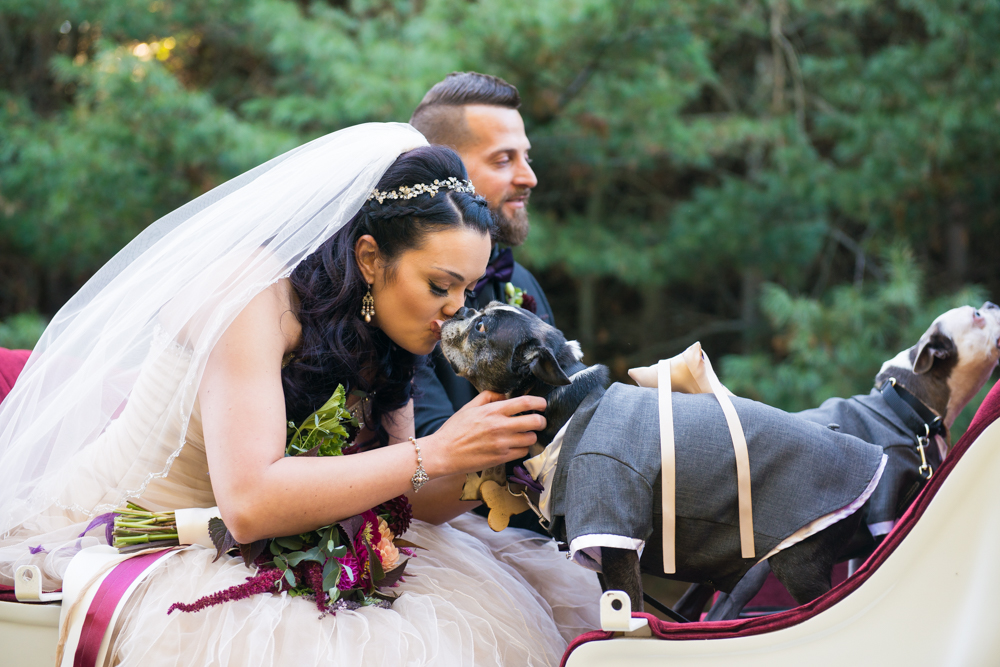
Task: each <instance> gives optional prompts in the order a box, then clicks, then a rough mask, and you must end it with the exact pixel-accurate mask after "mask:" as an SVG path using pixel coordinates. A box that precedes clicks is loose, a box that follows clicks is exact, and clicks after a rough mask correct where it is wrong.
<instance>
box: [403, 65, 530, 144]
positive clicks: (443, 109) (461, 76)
mask: <svg viewBox="0 0 1000 667" xmlns="http://www.w3.org/2000/svg"><path fill="white" fill-rule="evenodd" d="M469 104H484V105H487V106H495V107H506V108H507V109H517V108H518V107H520V106H521V96H520V95H519V94H518V92H517V88H515V87H514V86H512V85H510V84H509V83H507V82H506V81H504V80H503V79H501V78H500V77H497V76H491V75H489V74H479V73H478V72H452V73H451V74H449V75H448V76H447V77H445V79H444V81H441V82H439V83H437V84H435V85H434V87H433V88H431V89H430V90H428V91H427V94H426V95H424V99H422V100H420V104H418V105H417V108H416V109H415V110H414V111H413V116H411V117H410V125H412V126H413V127H415V128H417V130H418V131H420V133H421V134H423V135H424V136H425V137H426V138H427V141H429V142H430V143H432V144H443V145H445V146H451V147H452V148H454V149H456V150H460V149H461V148H463V147H465V146H466V145H468V144H469V143H470V142H471V141H474V140H475V137H474V136H472V133H471V132H470V131H469V125H468V123H466V122H465V109H464V108H463V107H465V106H466V105H469Z"/></svg>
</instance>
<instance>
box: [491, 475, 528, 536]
mask: <svg viewBox="0 0 1000 667" xmlns="http://www.w3.org/2000/svg"><path fill="white" fill-rule="evenodd" d="M479 491H480V493H481V494H482V496H483V502H485V503H486V506H487V507H489V508H490V515H489V517H488V518H487V519H486V523H487V524H489V527H490V528H492V529H493V530H494V531H496V532H498V533H499V532H500V531H501V530H503V529H504V528H506V527H507V524H508V523H510V518H511V517H512V516H514V515H515V514H520V513H521V512H524V511H526V510H528V509H529V508H528V501H526V500H525V499H524V498H522V497H521V496H513V495H511V494H510V492H508V491H507V488H506V487H503V486H500V485H499V484H497V483H496V482H494V481H493V480H487V481H485V482H483V484H482V486H480V487H479Z"/></svg>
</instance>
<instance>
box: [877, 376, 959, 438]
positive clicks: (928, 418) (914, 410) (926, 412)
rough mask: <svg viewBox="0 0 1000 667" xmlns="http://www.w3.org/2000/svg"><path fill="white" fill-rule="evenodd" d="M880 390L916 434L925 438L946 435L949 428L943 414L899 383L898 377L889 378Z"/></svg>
mask: <svg viewBox="0 0 1000 667" xmlns="http://www.w3.org/2000/svg"><path fill="white" fill-rule="evenodd" d="M879 392H881V394H882V398H884V399H885V402H886V403H888V404H889V407H890V408H892V411H893V412H895V413H896V415H897V416H898V417H899V418H900V419H902V420H903V423H904V424H906V426H907V428H909V429H910V430H911V431H913V433H914V435H916V436H918V437H925V438H929V437H931V436H934V435H941V436H944V435H946V432H947V429H946V428H945V425H944V420H943V419H941V416H940V415H936V414H934V412H933V411H932V410H931V409H930V408H928V407H927V406H926V405H924V403H923V402H922V401H921V400H920V399H919V398H917V397H916V396H914V395H913V394H911V393H910V392H909V391H907V390H906V388H905V387H904V386H903V385H901V384H899V383H898V382H897V381H896V378H889V379H888V380H887V381H886V382H884V383H883V384H882V387H881V388H880V389H879Z"/></svg>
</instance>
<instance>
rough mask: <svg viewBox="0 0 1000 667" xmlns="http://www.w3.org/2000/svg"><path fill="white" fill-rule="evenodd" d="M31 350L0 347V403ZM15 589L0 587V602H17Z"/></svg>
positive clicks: (12, 384)
mask: <svg viewBox="0 0 1000 667" xmlns="http://www.w3.org/2000/svg"><path fill="white" fill-rule="evenodd" d="M29 355H31V350H8V349H7V348H5V347H0V401H2V400H3V399H4V398H5V397H6V396H7V394H9V393H10V390H11V387H13V386H14V380H16V379H17V376H18V375H20V374H21V369H22V368H24V364H25V363H27V361H28V356H29ZM15 601H16V600H15V599H14V589H13V588H8V587H7V586H0V602H15Z"/></svg>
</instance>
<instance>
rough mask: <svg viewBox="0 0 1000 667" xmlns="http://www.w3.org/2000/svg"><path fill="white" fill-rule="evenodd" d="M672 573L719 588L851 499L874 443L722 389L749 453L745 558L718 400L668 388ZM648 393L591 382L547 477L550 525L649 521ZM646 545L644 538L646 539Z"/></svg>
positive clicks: (570, 532) (563, 532)
mask: <svg viewBox="0 0 1000 667" xmlns="http://www.w3.org/2000/svg"><path fill="white" fill-rule="evenodd" d="M672 396H673V412H674V435H675V443H676V445H675V446H676V455H675V456H676V470H677V491H676V494H677V497H676V511H677V518H676V545H677V547H676V548H677V572H676V574H675V575H672V578H676V579H680V580H682V581H698V582H705V583H709V584H710V585H712V586H714V587H715V588H717V589H719V590H722V591H726V592H729V591H731V590H732V588H733V586H735V585H736V583H737V582H739V580H740V579H741V578H742V577H743V575H744V574H746V572H747V570H749V569H750V567H752V566H753V565H754V563H756V562H757V561H758V560H759V559H760V558H762V557H763V556H764V555H765V554H768V553H770V551H771V550H772V549H774V548H775V547H776V546H777V545H778V544H780V543H781V542H782V540H784V539H785V538H787V537H789V536H790V535H792V534H793V533H794V532H796V531H797V530H798V529H800V528H802V527H803V526H805V525H807V524H809V523H810V522H812V521H814V520H816V519H818V518H820V517H823V516H826V515H828V514H831V513H832V512H835V511H837V510H841V509H843V508H845V507H847V506H848V505H850V504H851V503H853V502H855V501H856V500H857V499H858V498H860V497H861V496H862V495H863V494H864V493H865V492H866V490H868V487H869V486H870V484H871V482H872V481H873V480H874V478H875V476H876V474H877V473H878V471H879V469H880V464H881V461H882V449H881V448H879V447H876V446H874V445H871V444H868V443H866V442H863V441H862V440H860V439H858V438H855V437H853V436H849V435H845V434H843V433H838V432H836V431H833V430H831V429H828V428H825V427H823V426H820V425H818V424H815V423H813V422H811V421H808V420H806V419H802V418H799V417H796V416H793V415H791V414H789V413H787V412H783V411H781V410H778V409H777V408H772V407H770V406H767V405H764V404H763V403H758V402H756V401H751V400H748V399H743V398H738V397H733V399H732V400H733V406H734V407H735V408H736V412H737V414H738V415H739V418H740V423H741V424H742V426H743V431H744V433H745V434H746V440H747V447H748V449H749V453H750V477H751V487H752V506H753V527H754V548H755V550H756V553H757V557H756V558H742V556H741V553H740V532H739V516H738V509H737V488H736V459H735V455H734V453H733V444H732V439H731V436H730V433H729V429H728V427H727V425H726V420H725V416H724V414H723V412H722V407H721V406H720V405H719V402H718V399H716V397H715V396H714V395H713V394H680V393H674V394H672ZM657 401H658V397H657V390H656V389H651V388H644V387H633V386H629V385H623V384H618V383H615V384H613V385H611V387H610V388H608V389H607V391H605V390H604V389H602V388H598V389H595V390H594V391H593V392H591V393H590V394H589V395H588V396H587V398H586V399H584V401H583V402H582V403H581V404H580V407H579V408H578V409H577V411H576V413H575V414H574V416H573V418H572V420H571V421H570V422H569V424H568V427H567V429H566V432H565V435H564V436H563V441H562V450H561V452H560V454H559V461H558V465H557V467H556V472H555V475H554V478H553V481H552V489H551V494H552V500H551V503H552V505H551V506H552V523H551V526H550V531H551V532H552V534H553V535H554V536H555V537H557V538H558V539H561V540H563V541H565V542H567V543H569V544H573V542H574V540H576V538H578V537H581V536H590V535H595V536H596V535H600V536H606V535H610V536H619V537H621V538H625V539H626V540H632V541H633V542H645V541H646V540H647V539H648V538H649V536H650V535H651V534H652V533H653V527H654V522H655V523H656V525H657V526H658V525H659V524H660V522H661V517H660V514H659V511H660V509H659V508H660V506H661V499H660V479H659V476H660V447H659V442H660V431H659V412H658V403H657ZM650 546H653V545H650Z"/></svg>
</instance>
